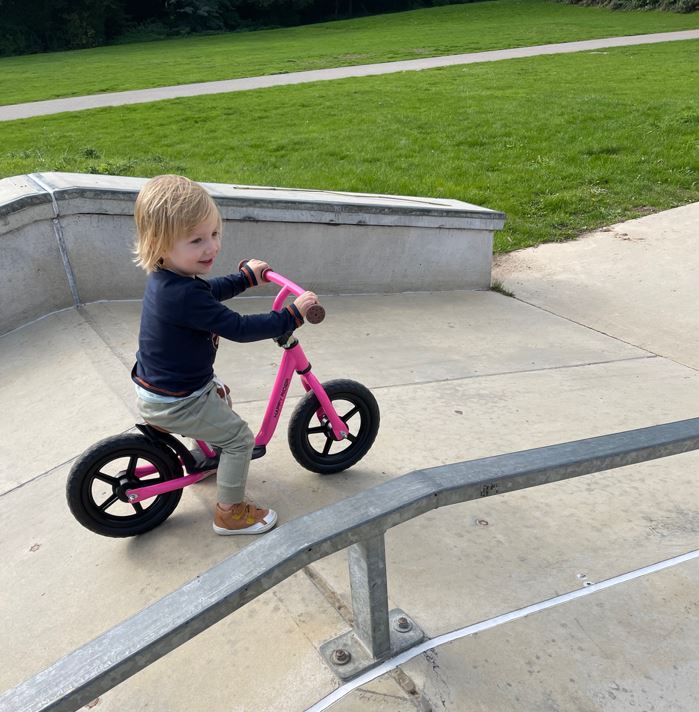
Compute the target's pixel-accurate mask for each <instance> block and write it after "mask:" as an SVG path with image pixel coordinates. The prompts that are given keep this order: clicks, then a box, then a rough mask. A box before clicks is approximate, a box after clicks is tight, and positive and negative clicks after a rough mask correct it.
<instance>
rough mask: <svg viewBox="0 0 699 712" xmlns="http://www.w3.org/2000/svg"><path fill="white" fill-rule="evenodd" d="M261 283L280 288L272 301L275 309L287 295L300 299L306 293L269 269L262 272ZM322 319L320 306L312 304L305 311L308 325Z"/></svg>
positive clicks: (323, 310)
mask: <svg viewBox="0 0 699 712" xmlns="http://www.w3.org/2000/svg"><path fill="white" fill-rule="evenodd" d="M246 264H247V260H243V261H242V262H241V263H240V265H238V269H242V268H243V266H244V265H246ZM262 281H263V282H272V283H273V284H276V285H278V286H279V287H281V290H280V291H279V294H278V295H277V299H275V301H274V303H275V308H276V306H277V303H278V302H280V303H281V302H283V301H284V298H285V297H286V294H287V293H289V294H293V295H295V296H297V297H300V296H301V295H302V294H303V293H304V292H305V291H306V290H305V289H303V288H302V287H299V285H298V284H296V282H292V281H291V280H290V279H289V278H288V277H285V276H284V275H283V274H279V273H278V272H275V271H274V270H272V269H271V268H270V267H268V268H267V269H266V270H264V271H263V272H262ZM282 295H283V296H282ZM279 306H281V304H279ZM323 319H325V309H324V308H323V307H322V306H321V305H320V304H313V305H312V306H310V307H309V308H308V309H307V310H306V321H307V322H308V323H309V324H320V322H321V321H323Z"/></svg>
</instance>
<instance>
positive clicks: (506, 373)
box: [0, 335, 694, 578]
mask: <svg viewBox="0 0 699 712" xmlns="http://www.w3.org/2000/svg"><path fill="white" fill-rule="evenodd" d="M98 336H99V335H98ZM107 347H108V348H109V344H107ZM117 358H118V357H117ZM655 358H664V357H660V356H657V355H655V354H649V355H648V356H631V357H630V358H621V359H610V360H608V361H591V362H589V363H574V364H568V365H563V366H547V367H545V368H532V369H525V370H522V371H499V372H497V373H477V374H473V375H470V376H455V377H454V378H443V379H435V380H432V381H417V382H410V383H392V384H389V385H387V386H372V387H371V390H373V391H378V390H386V389H389V388H406V387H411V386H429V385H432V384H438V383H453V382H455V381H469V380H472V379H475V378H493V377H496V376H517V375H521V374H526V373H541V372H544V371H561V370H564V369H573V368H587V367H589V366H604V365H605V364H609V363H624V362H626V361H644V360H649V359H655ZM668 360H671V359H668ZM119 362H120V363H123V361H122V360H121V359H119ZM673 363H674V362H673ZM679 365H683V364H679ZM688 368H690V367H688ZM127 370H129V371H130V370H131V369H130V367H128V366H127ZM692 370H694V369H692ZM301 398H303V395H298V396H288V397H287V403H292V402H293V401H295V400H299V399H301ZM235 402H236V403H238V404H240V405H255V404H258V403H266V402H267V398H256V399H251V400H237V401H235ZM134 431H135V428H134V426H131V427H130V428H126V430H122V431H121V432H119V433H115V435H123V434H124V433H131V432H134ZM83 452H84V450H83V451H81V452H80V453H78V454H77V455H73V457H69V458H68V459H67V460H65V461H64V462H61V463H60V464H58V465H53V466H52V467H50V468H49V469H48V470H44V472H40V473H38V474H36V475H34V476H33V477H32V478H31V479H28V480H27V481H26V482H21V483H20V484H18V485H16V486H15V487H12V488H11V489H8V490H6V491H5V492H2V493H0V498H2V497H4V496H5V495H7V494H11V493H12V492H15V491H16V490H18V489H20V488H22V487H24V486H26V485H28V484H31V483H32V482H36V481H37V480H40V479H42V478H43V477H46V476H48V475H50V474H51V473H52V472H54V471H55V470H58V469H60V468H61V467H64V466H65V465H68V464H69V463H71V462H73V461H74V460H76V459H77V458H78V457H80V455H81V454H82V453H83ZM309 578H311V577H309Z"/></svg>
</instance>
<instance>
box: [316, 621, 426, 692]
mask: <svg viewBox="0 0 699 712" xmlns="http://www.w3.org/2000/svg"><path fill="white" fill-rule="evenodd" d="M399 618H400V619H401V622H402V621H403V619H405V620H407V621H408V624H409V626H410V629H409V630H407V631H402V630H400V627H401V626H400V625H399V623H398V619H399ZM388 620H389V630H390V634H391V657H393V656H394V655H397V654H398V653H401V652H403V651H404V650H407V649H408V648H412V647H413V646H414V645H417V644H418V643H420V642H422V641H423V640H424V639H425V634H424V633H423V632H422V630H421V629H420V628H419V626H418V625H417V624H416V623H415V621H413V620H412V618H410V616H408V615H406V614H405V613H404V612H403V611H402V610H401V609H400V608H394V609H393V610H392V611H390V613H389V614H388ZM402 627H406V626H405V624H404V625H403V626H402ZM336 651H344V652H346V653H348V654H349V659H348V660H347V662H346V663H343V664H338V663H337V662H336V661H337V659H338V656H337V654H336ZM320 654H321V655H322V656H323V660H325V662H326V663H327V665H328V667H329V668H330V669H331V670H332V671H333V672H334V673H335V675H337V677H339V678H340V679H341V680H350V679H351V678H353V677H357V675H361V673H363V672H365V671H366V670H369V669H370V668H373V667H374V666H376V665H378V664H379V663H381V662H382V660H375V659H374V658H372V657H371V655H370V654H369V651H368V650H367V649H366V648H365V647H364V645H362V643H361V642H360V641H359V639H358V638H357V636H356V635H355V633H354V631H353V630H348V631H347V632H346V633H343V634H342V635H338V636H337V638H333V639H332V640H329V641H328V642H327V643H323V645H321V646H320ZM340 657H343V656H342V655H340ZM345 657H346V656H345Z"/></svg>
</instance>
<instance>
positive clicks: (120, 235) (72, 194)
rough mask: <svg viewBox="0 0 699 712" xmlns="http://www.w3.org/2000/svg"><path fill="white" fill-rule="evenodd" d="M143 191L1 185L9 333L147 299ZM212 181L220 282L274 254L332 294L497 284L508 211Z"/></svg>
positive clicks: (53, 177) (2, 298)
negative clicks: (220, 224)
mask: <svg viewBox="0 0 699 712" xmlns="http://www.w3.org/2000/svg"><path fill="white" fill-rule="evenodd" d="M144 183H145V179H139V178H121V177H114V176H93V175H84V174H75V173H39V174H32V175H24V176H15V177H12V178H5V179H3V180H0V219H1V222H0V245H1V248H2V256H3V274H4V279H3V280H2V284H1V285H0V304H2V322H1V323H0V333H4V332H6V331H8V330H10V329H12V328H15V327H17V326H20V325H22V324H24V323H26V322H28V321H31V320H32V319H35V318H37V317H40V316H43V315H44V314H47V313H50V312H53V311H56V310H58V309H63V308H66V307H70V306H77V305H78V304H82V303H89V302H96V301H100V300H114V299H140V298H141V296H142V294H143V286H144V283H145V275H144V274H143V271H142V270H141V269H139V268H138V267H136V265H134V264H133V255H132V250H133V242H134V224H133V206H134V201H135V199H136V195H137V193H138V191H139V189H140V187H141V186H142V185H143V184H144ZM204 185H205V186H206V187H207V189H208V190H209V191H210V193H211V194H212V195H213V197H214V199H215V200H216V201H217V203H218V205H219V206H220V209H221V212H222V216H223V218H224V241H223V248H222V253H221V255H220V256H219V259H218V261H217V264H218V265H219V266H218V269H217V271H215V272H213V274H214V275H218V274H227V273H230V272H233V271H235V269H236V268H235V266H234V265H237V264H238V261H239V259H240V256H241V255H242V256H243V257H245V256H247V257H253V256H255V255H273V256H274V257H273V258H272V257H270V258H269V259H270V260H272V259H273V261H274V264H273V267H274V268H275V269H277V270H279V271H281V272H283V273H286V274H290V275H294V278H295V279H296V281H297V282H299V283H300V284H303V285H305V286H306V287H307V288H308V289H312V290H315V291H318V292H322V293H326V294H327V293H335V294H337V293H376V292H405V291H424V290H430V291H438V290H448V289H488V288H489V287H490V269H491V257H492V244H493V234H494V232H495V231H497V230H500V229H501V228H502V226H503V223H504V215H503V214H502V213H499V212H496V211H493V210H488V209H486V208H481V207H478V206H476V205H470V204H468V203H463V202H461V201H458V200H440V199H437V198H410V197H404V196H382V195H367V194H357V193H342V192H332V191H312V190H291V189H279V188H259V187H250V186H235V185H224V184H204ZM226 235H227V238H228V239H226ZM233 253H234V254H233ZM18 293H21V294H22V298H21V299H18V298H17V294H18ZM270 293H271V292H270Z"/></svg>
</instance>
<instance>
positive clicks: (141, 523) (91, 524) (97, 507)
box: [66, 434, 182, 537]
mask: <svg viewBox="0 0 699 712" xmlns="http://www.w3.org/2000/svg"><path fill="white" fill-rule="evenodd" d="M181 476H182V466H181V465H180V463H179V461H178V459H177V457H176V456H175V454H174V453H173V452H171V451H170V450H168V449H167V448H163V447H160V446H158V445H157V444H155V443H153V442H151V441H150V440H148V439H147V438H145V437H144V436H143V435H137V434H127V435H117V436H115V437H111V438H106V439H105V440H102V441H100V442H98V443H97V444H96V445H93V447H91V448H90V449H89V450H87V451H86V452H85V453H83V454H82V455H81V456H80V457H79V458H78V459H77V460H76V461H75V463H74V465H73V467H72V468H71V470H70V474H69V475H68V482H67V484H66V497H67V499H68V506H69V507H70V511H71V512H72V513H73V516H74V517H75V518H76V519H77V520H78V521H79V522H80V524H82V525H83V526H84V527H86V528H87V529H90V530H91V531H93V532H95V533H96V534H101V535H102V536H113V537H126V536H135V535H137V534H143V533H144V532H147V531H149V530H150V529H153V528H155V527H157V526H158V525H159V524H162V522H164V521H165V520H166V519H167V518H168V517H169V516H170V515H171V514H172V512H173V511H174V510H175V507H177V504H178V503H179V501H180V497H181V496H182V490H181V489H178V490H174V491H172V492H166V493H164V494H159V495H156V496H155V497H152V498H151V499H146V500H144V501H143V502H129V501H128V499H127V497H126V490H128V489H135V488H137V487H139V486H140V487H144V486H149V485H154V484H157V483H158V482H164V481H166V480H171V479H173V478H175V477H181Z"/></svg>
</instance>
